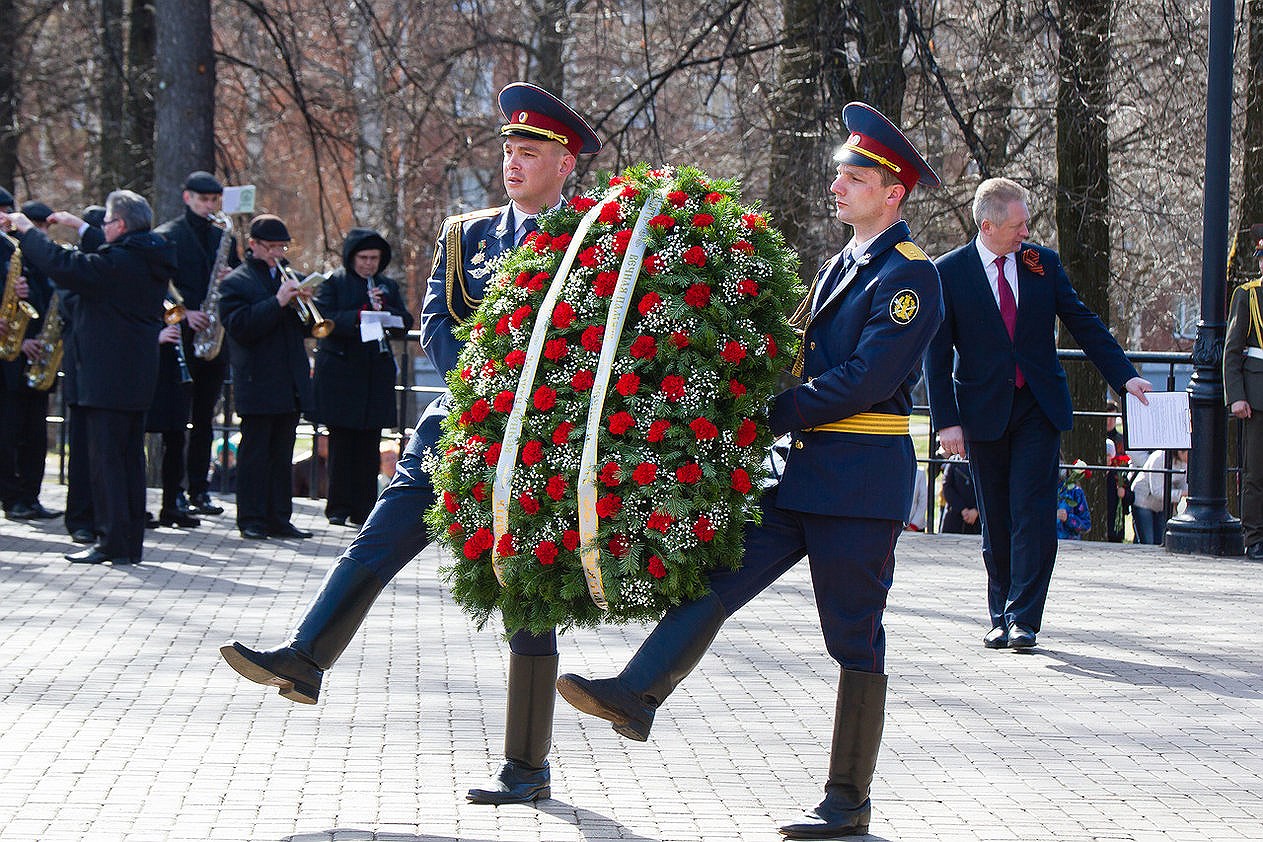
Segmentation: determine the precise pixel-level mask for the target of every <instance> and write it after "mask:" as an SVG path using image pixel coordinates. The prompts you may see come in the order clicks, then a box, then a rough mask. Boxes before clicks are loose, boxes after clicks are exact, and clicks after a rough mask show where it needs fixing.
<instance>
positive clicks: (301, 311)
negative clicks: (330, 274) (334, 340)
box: [276, 260, 333, 339]
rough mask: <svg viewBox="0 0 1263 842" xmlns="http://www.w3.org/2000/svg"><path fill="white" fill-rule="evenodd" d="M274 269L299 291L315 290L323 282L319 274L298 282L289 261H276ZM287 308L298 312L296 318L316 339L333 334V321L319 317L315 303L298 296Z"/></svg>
mask: <svg viewBox="0 0 1263 842" xmlns="http://www.w3.org/2000/svg"><path fill="white" fill-rule="evenodd" d="M276 268H277V269H279V270H280V272H281V274H282V275H284V276H285V277H286V278H289V279H290V280H291V281H293V282H294V283H296V284H298V287H299V289H300V290H308V289H315V288H316V287H318V286H320V285H321V284H322V283H324V282H325V276H324V275H321V274H320V273H319V272H312V273H311V274H310V275H308V276H307V277H306V278H304V279H302V280H299V278H298V273H297V272H295V271H294V268H293V267H292V266H290V265H289V261H286V260H278V261H277V262H276ZM289 306H291V307H293V308H294V309H295V310H296V311H297V312H298V318H299V319H300V320H301V321H302V323H303V324H304V325H306V326H307V327H308V328H310V329H311V335H312V336H314V337H316V338H317V339H324V338H325V337H326V336H328V335H329V334H331V333H333V319H326V318H325V317H324V316H322V315H320V311H319V310H317V309H316V302H314V301H309V300H308V299H306V298H303V297H302V296H301V295H299V296H297V297H295V298H294V300H293V301H291V302H290V305H289Z"/></svg>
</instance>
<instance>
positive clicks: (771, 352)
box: [763, 333, 776, 360]
mask: <svg viewBox="0 0 1263 842" xmlns="http://www.w3.org/2000/svg"><path fill="white" fill-rule="evenodd" d="M763 338H764V339H766V340H767V358H768V359H769V360H770V359H774V358H775V357H776V340H775V339H773V338H772V334H770V333H765V334H763Z"/></svg>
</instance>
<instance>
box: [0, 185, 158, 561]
mask: <svg viewBox="0 0 1263 842" xmlns="http://www.w3.org/2000/svg"><path fill="white" fill-rule="evenodd" d="M105 207H106V214H105V221H104V223H103V227H102V228H101V229H91V228H89V226H87V225H86V223H83V221H82V220H80V219H79V218H78V217H76V216H73V215H72V214H68V213H56V214H53V215H52V216H51V217H50V218H51V219H52V220H53V221H54V222H58V223H62V224H71V225H76V226H77V227H79V229H80V233H81V234H84V232H85V229H86V230H88V231H93V232H94V233H93V236H92V237H91V238H89V237H87V236H86V235H85V236H84V239H83V241H82V242H81V246H82V248H83V250H80V249H63V248H62V247H61V246H59V245H57V244H56V243H54V242H53V241H52V240H50V239H48V237H47V236H45V235H44V234H43V232H41V231H39V230H37V229H35V228H34V227H33V225H32V223H31V221H30V220H29V219H27V218H26V217H25V216H23V215H21V214H16V215H14V216H12V217H5V216H4V215H3V214H0V226H4V227H7V226H8V225H9V224H10V222H11V223H12V224H13V226H14V227H15V228H16V229H17V230H18V231H20V232H21V243H22V253H23V254H25V255H27V257H28V259H29V260H30V261H31V263H32V264H33V265H34V266H36V267H38V268H40V269H41V270H42V271H43V272H45V273H46V274H47V275H48V276H49V277H50V278H52V280H53V282H54V283H55V284H56V285H57V286H58V287H60V288H63V289H66V290H69V291H71V292H74V293H76V294H77V295H78V302H77V304H76V307H75V310H74V315H73V319H74V322H73V326H72V330H73V331H74V333H75V345H74V354H75V361H74V362H75V365H76V367H77V369H78V379H79V383H78V392H79V394H78V398H79V405H80V406H81V407H83V408H84V409H85V415H86V427H87V434H88V457H89V462H90V466H91V467H90V471H91V477H92V506H93V510H94V513H95V518H96V529H97V531H98V532H99V533H100V537H99V539H98V540H97V544H96V546H95V547H92V548H90V549H87V550H83V551H82V552H78V553H71V554H69V555H67V556H66V558H67V559H69V560H70V561H72V562H76V563H84V564H100V563H101V562H105V561H112V562H113V563H114V564H135V563H136V562H139V561H140V559H141V553H142V547H143V545H144V536H145V449H144V437H145V433H144V419H145V410H146V409H148V407H149V402H150V401H151V400H152V399H153V393H154V385H155V383H156V382H157V377H158V331H159V330H161V328H162V310H163V308H162V299H163V296H164V295H165V294H166V289H167V279H168V278H170V277H171V272H172V271H174V269H175V254H174V251H175V250H174V249H173V248H172V247H171V246H170V244H168V243H167V242H166V241H165V240H163V239H162V238H161V237H159V236H158V235H157V234H155V233H153V232H152V231H151V230H150V226H151V225H152V224H153V212H152V211H151V210H150V208H149V203H148V202H146V201H145V200H144V198H142V197H141V196H139V195H137V194H136V193H133V192H131V191H130V190H116V191H115V192H113V193H111V194H110V195H109V197H108V198H107V199H106V202H105ZM97 230H99V231H100V233H99V234H98V233H96V231H97ZM102 235H103V236H104V240H105V243H106V244H105V245H103V246H101V247H100V248H96V247H95V246H96V244H97V243H98V242H99V241H100V237H101V236H102ZM120 372H126V373H127V376H125V377H120V376H119V373H120Z"/></svg>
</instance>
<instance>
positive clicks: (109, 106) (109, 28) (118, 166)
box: [96, 0, 129, 198]
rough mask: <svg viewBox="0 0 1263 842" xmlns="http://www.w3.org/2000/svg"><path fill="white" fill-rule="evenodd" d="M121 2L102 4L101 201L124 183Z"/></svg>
mask: <svg viewBox="0 0 1263 842" xmlns="http://www.w3.org/2000/svg"><path fill="white" fill-rule="evenodd" d="M123 23H124V21H123V0H101V41H100V48H101V62H100V75H99V85H100V86H99V87H98V89H97V90H98V91H99V95H100V120H101V137H100V144H101V146H100V150H101V152H100V162H99V167H100V169H99V170H98V172H97V179H96V186H97V195H98V196H100V197H101V198H104V197H105V194H106V193H108V192H110V191H111V190H115V189H117V188H118V187H121V186H123V185H125V184H126V183H127V171H128V169H129V167H128V163H129V156H128V154H127V100H126V98H125V97H124V95H123V91H125V90H126V78H127V77H126V65H125V59H124V56H123Z"/></svg>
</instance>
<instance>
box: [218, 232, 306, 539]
mask: <svg viewBox="0 0 1263 842" xmlns="http://www.w3.org/2000/svg"><path fill="white" fill-rule="evenodd" d="M289 243H290V236H289V229H288V228H286V227H285V223H284V222H283V221H282V220H281V219H280V218H279V217H276V216H273V215H271V214H261V215H259V216H256V217H255V218H254V219H253V220H251V222H250V239H249V247H248V249H247V250H246V261H245V262H244V263H242V264H241V265H240V266H238V267H237V268H236V269H234V270H233V271H232V272H231V274H229V275H228V277H226V278H224V283H223V298H222V299H221V301H220V305H219V313H220V317H221V318H222V319H223V322H224V330H225V332H226V333H227V338H228V350H229V359H230V360H231V365H232V382H233V397H234V399H235V400H236V406H237V414H238V415H240V416H241V444H240V446H239V447H238V450H237V528H238V529H239V530H241V537H243V538H247V539H251V540H265V539H267V538H310V537H311V533H310V532H307V531H305V530H302V529H299V528H298V527H296V526H294V524H293V523H291V522H290V518H291V517H292V516H293V514H294V501H293V498H292V497H291V496H290V478H289V472H290V463H291V462H293V461H294V437H295V431H296V430H297V427H298V417H299V415H300V414H301V413H304V412H311V366H310V364H309V363H308V360H307V349H306V347H305V346H304V345H303V339H304V338H305V337H306V336H307V333H308V330H309V329H310V328H309V326H308V325H306V324H305V323H304V322H303V320H302V319H301V318H300V316H299V313H298V311H297V310H296V309H295V308H294V306H292V305H293V303H294V302H295V300H296V299H298V298H299V297H300V296H302V297H305V298H308V299H310V297H311V290H310V289H300V287H299V283H298V281H296V280H295V279H294V278H292V277H289V276H287V274H286V273H285V272H284V271H282V266H287V265H288V264H287V263H285V262H284V261H285V253H286V252H287V251H288V250H289Z"/></svg>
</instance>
